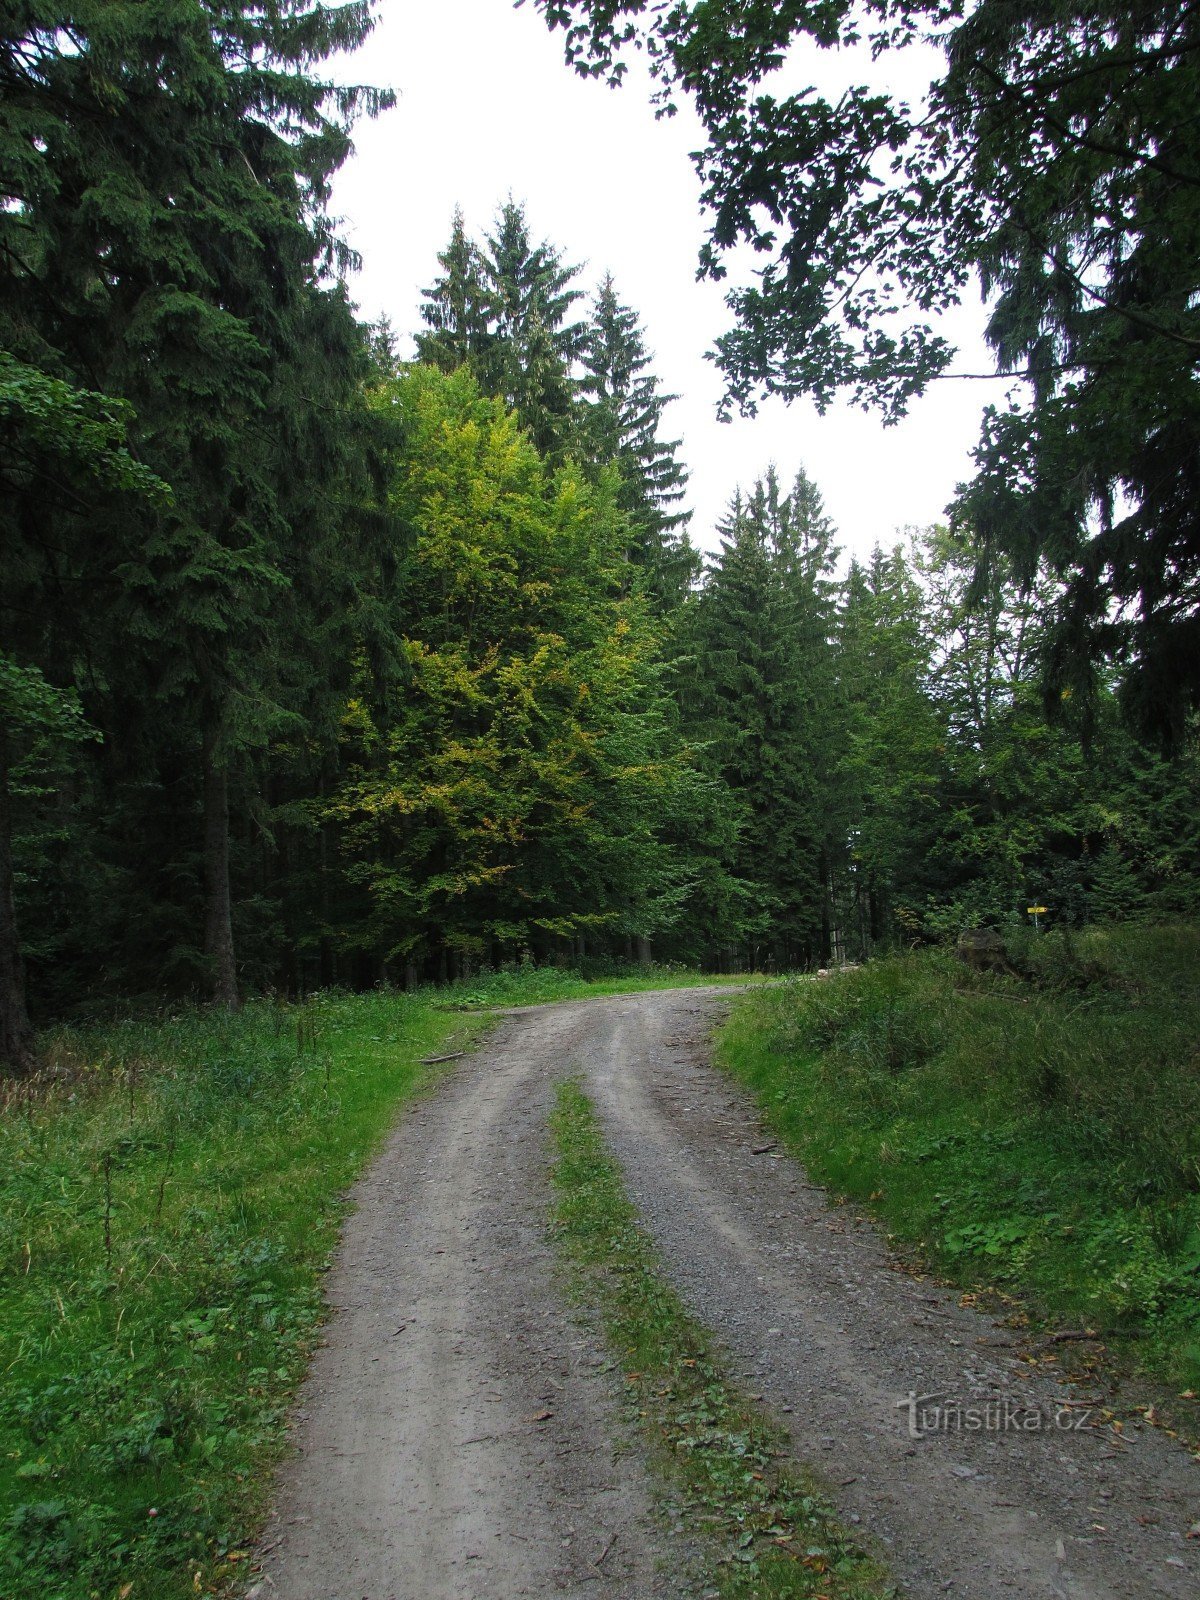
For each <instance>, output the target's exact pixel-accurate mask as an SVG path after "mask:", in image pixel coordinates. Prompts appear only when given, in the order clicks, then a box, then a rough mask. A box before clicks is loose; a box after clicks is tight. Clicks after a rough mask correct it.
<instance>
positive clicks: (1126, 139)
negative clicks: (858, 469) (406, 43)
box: [537, 0, 1200, 739]
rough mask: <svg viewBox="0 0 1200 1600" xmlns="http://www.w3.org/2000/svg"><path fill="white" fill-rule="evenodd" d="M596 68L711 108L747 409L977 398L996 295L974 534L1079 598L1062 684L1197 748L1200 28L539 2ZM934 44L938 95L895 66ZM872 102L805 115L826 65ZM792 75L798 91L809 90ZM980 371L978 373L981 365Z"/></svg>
mask: <svg viewBox="0 0 1200 1600" xmlns="http://www.w3.org/2000/svg"><path fill="white" fill-rule="evenodd" d="M537 5H538V9H539V10H540V11H541V12H542V13H543V14H544V15H545V17H546V19H547V21H548V23H549V24H550V26H551V27H552V28H557V29H562V30H563V31H564V33H565V40H566V49H567V54H568V58H569V59H570V60H572V61H573V62H574V63H575V65H576V66H577V67H578V68H579V70H580V71H581V72H584V73H587V74H594V75H601V74H607V75H608V76H609V78H610V79H611V80H612V81H614V82H619V81H620V79H621V77H622V76H623V74H624V72H625V70H626V67H627V63H628V60H629V58H630V55H631V53H632V52H634V51H636V50H640V51H643V52H644V53H645V54H646V56H647V57H648V59H649V62H650V67H651V71H652V72H653V74H654V76H655V78H656V79H657V84H658V91H657V92H658V98H659V104H660V108H661V109H662V110H663V111H664V112H670V111H671V110H672V109H673V108H674V105H675V103H676V101H677V100H678V98H679V97H681V96H687V97H689V98H690V100H691V101H692V103H693V104H694V106H695V108H696V110H697V112H698V114H699V116H700V118H701V121H702V123H703V125H704V129H705V135H706V143H705V145H704V147H703V148H702V149H701V150H700V152H699V153H698V155H697V157H696V160H697V165H698V169H699V172H700V175H701V178H702V180H703V195H704V204H705V206H706V208H707V210H708V211H709V213H710V216H711V226H710V231H709V237H708V241H707V243H706V244H705V246H704V249H703V252H702V256H701V271H702V272H703V273H705V274H707V275H708V276H710V277H714V278H723V277H724V276H725V275H726V271H727V265H726V263H727V259H728V256H729V254H730V252H732V251H734V250H736V249H737V248H738V247H740V246H746V245H749V246H750V247H751V249H752V250H753V251H755V252H756V253H758V254H759V255H760V257H761V258H762V263H763V264H762V265H761V267H760V268H759V269H758V270H757V272H756V273H755V275H754V279H753V281H751V282H748V283H737V284H735V285H734V286H733V287H732V288H731V290H730V293H729V296H728V301H729V305H730V308H731V310H732V312H733V314H734V326H733V328H731V329H730V330H729V331H728V332H726V333H725V334H723V335H722V336H721V337H720V338H719V339H718V340H717V343H716V355H717V359H718V360H719V362H720V364H721V366H722V368H723V370H724V372H725V374H726V377H727V380H728V398H727V403H729V404H739V405H741V406H743V407H745V408H748V409H751V410H752V409H753V406H754V403H755V399H756V397H757V396H759V395H761V394H779V395H783V396H784V397H785V398H792V397H795V396H799V395H808V396H811V397H813V398H814V399H815V400H816V402H817V404H818V406H821V407H824V406H825V405H827V404H828V403H829V401H830V400H831V398H832V397H833V396H834V395H835V394H836V393H839V392H844V393H848V394H850V395H851V396H852V397H854V398H855V399H857V400H859V401H861V402H862V403H864V404H867V405H876V406H879V407H881V408H882V410H883V412H884V415H885V416H886V417H888V418H890V419H894V418H896V417H897V416H899V415H900V414H902V413H903V411H904V409H905V407H906V405H907V403H908V402H909V401H910V400H911V399H912V398H913V397H914V396H915V395H918V394H920V393H921V392H922V391H923V390H924V389H925V388H926V387H927V386H928V385H929V384H930V383H931V382H934V381H944V380H947V379H949V378H951V377H953V376H954V375H955V360H956V351H955V350H954V349H953V347H952V346H951V344H950V343H949V342H948V340H947V338H946V337H945V335H944V333H943V332H942V331H940V328H939V324H938V321H937V314H938V313H939V312H940V311H943V310H945V309H946V308H947V307H949V306H951V305H954V304H956V303H958V302H959V301H960V300H961V299H962V297H963V295H964V294H965V293H966V291H967V289H968V286H969V285H972V284H978V285H979V286H980V287H981V288H982V290H983V293H984V295H985V296H986V297H987V300H988V305H989V322H988V328H987V337H988V341H989V343H990V344H991V346H992V349H993V351H994V352H995V357H996V370H997V373H998V374H1000V375H1008V376H1010V377H1011V378H1012V379H1013V380H1014V382H1013V384H1012V386H1011V387H1010V390H1009V394H1008V398H1007V399H1006V400H1005V401H1003V402H1002V403H1000V404H997V405H994V406H992V407H990V408H989V410H988V412H987V415H986V418H985V423H984V429H983V435H982V438H981V442H980V446H979V450H978V454H977V466H978V473H977V476H976V478H975V480H974V482H973V483H972V484H971V485H970V486H969V487H968V489H967V490H966V492H965V493H964V495H963V497H962V500H961V503H960V507H959V513H958V514H959V516H960V517H961V519H962V521H963V524H964V526H969V527H970V528H971V529H972V530H973V532H974V534H975V536H976V538H977V540H978V542H979V547H980V551H981V555H982V558H983V559H984V561H986V560H987V559H989V558H990V556H991V553H992V552H996V553H997V554H998V555H1001V556H1003V557H1004V558H1006V559H1009V560H1011V561H1012V562H1014V564H1015V568H1016V571H1017V574H1018V577H1019V578H1020V580H1021V581H1023V582H1025V583H1029V582H1032V580H1033V578H1034V574H1035V572H1036V570H1037V567H1038V563H1039V561H1041V560H1042V559H1043V558H1044V559H1045V560H1047V561H1048V562H1049V563H1050V565H1051V566H1052V567H1053V569H1054V570H1055V572H1056V573H1057V574H1058V575H1059V576H1060V577H1061V578H1062V579H1063V585H1062V590H1061V601H1060V605H1059V610H1058V618H1057V627H1056V628H1055V630H1054V631H1053V633H1052V635H1051V636H1049V637H1048V639H1047V652H1046V662H1047V668H1048V673H1047V687H1048V689H1049V691H1050V694H1051V696H1055V695H1059V694H1061V693H1062V691H1063V690H1065V689H1071V690H1073V691H1074V692H1076V693H1083V694H1085V695H1087V696H1089V697H1090V696H1092V695H1094V693H1095V692H1096V689H1097V684H1098V677H1097V673H1096V670H1095V669H1096V665H1097V663H1099V662H1100V661H1103V660H1110V661H1120V662H1122V663H1123V664H1124V665H1125V666H1126V668H1127V669H1128V671H1127V672H1126V675H1125V700H1126V704H1127V709H1128V710H1129V712H1130V713H1131V714H1132V716H1133V717H1134V719H1135V720H1136V721H1137V722H1138V723H1139V725H1140V726H1142V727H1144V728H1147V729H1150V730H1152V731H1154V732H1156V733H1158V734H1159V735H1160V736H1163V737H1166V738H1168V739H1172V738H1174V739H1178V738H1179V737H1180V736H1181V734H1182V731H1183V728H1184V727H1185V725H1186V720H1187V717H1188V715H1189V713H1190V712H1191V711H1193V710H1194V709H1195V707H1196V705H1197V703H1198V701H1200V648H1197V646H1198V642H1200V638H1198V632H1197V630H1198V629H1200V618H1198V611H1197V582H1198V578H1200V532H1198V528H1197V514H1196V509H1195V508H1196V505H1197V497H1196V488H1197V483H1196V472H1197V462H1198V461H1200V448H1198V446H1200V434H1198V422H1200V409H1198V408H1200V385H1198V383H1197V360H1198V357H1200V294H1198V291H1200V279H1198V274H1200V266H1198V265H1197V263H1198V262H1200V251H1198V249H1197V244H1198V241H1200V133H1198V132H1197V124H1196V119H1195V117H1194V116H1193V115H1192V112H1191V108H1192V107H1193V106H1194V105H1195V103H1196V99H1197V95H1198V93H1200V78H1198V76H1197V73H1198V70H1200V69H1198V67H1197V49H1196V46H1197V33H1196V27H1197V24H1196V19H1195V17H1194V15H1193V14H1192V12H1191V10H1190V8H1189V7H1187V6H1183V5H1178V4H1171V5H1161V4H1154V5H1145V6H1135V7H1134V8H1133V9H1130V8H1129V7H1120V8H1117V9H1114V8H1112V7H1111V6H1099V5H1096V6H1092V5H1082V4H1079V3H1076V4H1066V5H1056V6H1051V7H1050V8H1046V7H1040V6H1032V5H1028V4H1016V5H1011V4H1001V3H1000V0H975V3H973V4H970V5H967V4H959V3H953V4H949V5H946V4H943V3H942V0H915V3H905V4H904V5H902V6H900V7H896V6H893V5H890V4H884V3H882V0H820V3H812V0H807V3H804V0H795V3H789V4H784V5H770V6H767V5H762V4H759V3H758V0H707V3H705V4H703V5H684V4H672V5H666V6H660V5H649V4H647V3H645V0H623V3H619V4H615V5H614V4H608V3H599V0H537ZM924 44H932V45H933V46H935V47H936V49H937V50H938V51H939V52H940V56H941V63H942V64H941V66H940V68H939V69H938V70H936V71H935V73H934V76H933V81H932V83H931V85H930V88H929V92H928V95H927V96H926V97H924V99H923V100H921V101H915V102H914V103H912V104H909V103H908V102H907V101H905V100H904V99H903V98H902V97H901V96H899V95H897V94H895V93H893V92H890V91H889V90H888V89H886V88H881V87H879V86H878V76H879V73H878V65H880V64H881V65H882V66H883V67H884V68H886V65H887V63H888V62H889V61H890V60H891V59H893V58H894V57H895V56H896V55H897V53H899V52H902V51H905V50H909V49H912V48H914V47H916V46H918V45H924ZM832 49H837V50H838V51H840V52H850V53H852V52H854V51H855V50H857V51H858V52H859V53H860V57H861V59H862V62H863V72H864V77H866V78H868V79H869V78H872V77H873V78H874V79H875V82H874V83H872V82H864V83H860V84H858V85H857V86H853V87H850V88H848V89H847V90H846V91H845V92H844V93H842V94H840V95H838V96H837V97H836V98H834V97H833V96H832V95H827V94H823V93H821V92H820V91H818V90H817V89H815V88H812V87H808V88H804V89H801V90H798V91H797V90H794V89H792V88H791V87H790V84H791V83H792V82H794V80H795V76H796V73H797V71H799V72H805V71H806V63H808V62H810V61H811V60H812V59H813V57H812V52H813V51H828V50H832ZM785 67H786V68H788V69H789V70H787V71H784V70H782V69H784V68H785ZM960 370H961V369H960Z"/></svg>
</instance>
